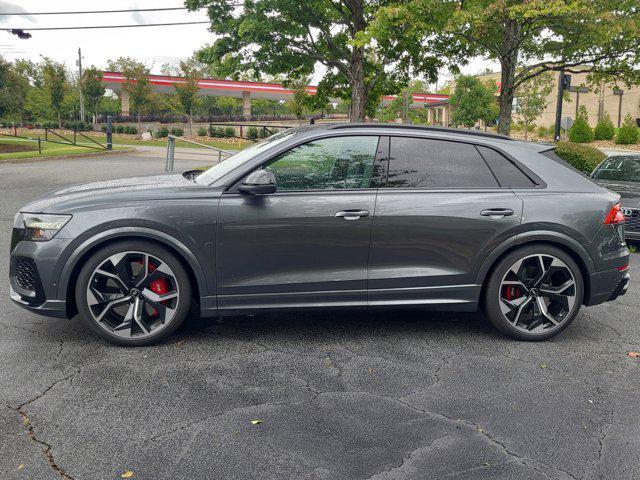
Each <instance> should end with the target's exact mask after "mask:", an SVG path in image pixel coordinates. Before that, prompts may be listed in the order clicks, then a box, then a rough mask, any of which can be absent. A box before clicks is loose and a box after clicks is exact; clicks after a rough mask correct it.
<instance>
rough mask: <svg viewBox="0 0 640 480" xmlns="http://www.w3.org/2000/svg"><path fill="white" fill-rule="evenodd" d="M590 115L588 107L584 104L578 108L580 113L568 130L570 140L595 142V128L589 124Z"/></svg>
mask: <svg viewBox="0 0 640 480" xmlns="http://www.w3.org/2000/svg"><path fill="white" fill-rule="evenodd" d="M588 119H589V116H588V114H587V109H586V107H585V106H584V105H581V106H580V108H578V115H577V116H576V121H575V122H573V125H571V128H570V129H569V131H568V132H567V133H568V134H569V140H571V141H572V142H574V143H589V142H593V137H594V134H593V129H592V128H591V127H590V126H589V120H588Z"/></svg>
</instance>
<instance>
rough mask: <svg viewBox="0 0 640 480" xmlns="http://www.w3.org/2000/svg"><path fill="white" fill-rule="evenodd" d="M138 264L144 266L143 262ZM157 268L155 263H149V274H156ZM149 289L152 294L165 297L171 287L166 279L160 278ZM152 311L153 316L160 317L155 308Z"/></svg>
mask: <svg viewBox="0 0 640 480" xmlns="http://www.w3.org/2000/svg"><path fill="white" fill-rule="evenodd" d="M138 263H139V264H140V265H142V262H138ZM156 268H157V267H156V266H155V265H154V264H153V263H151V262H149V273H153V272H155V270H156ZM149 289H150V290H151V291H152V292H154V293H157V294H158V295H164V294H165V293H167V292H168V291H169V285H167V280H166V278H158V279H156V280H154V281H153V282H151V284H150V285H149ZM152 310H153V312H152V315H153V316H156V315H158V310H156V309H155V308H153V309H152Z"/></svg>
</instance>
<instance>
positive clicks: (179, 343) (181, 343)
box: [176, 340, 186, 347]
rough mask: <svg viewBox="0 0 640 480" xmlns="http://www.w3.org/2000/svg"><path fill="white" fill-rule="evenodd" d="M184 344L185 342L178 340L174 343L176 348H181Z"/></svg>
mask: <svg viewBox="0 0 640 480" xmlns="http://www.w3.org/2000/svg"><path fill="white" fill-rule="evenodd" d="M184 342H186V340H178V341H177V342H176V345H177V346H178V347H181V346H182V345H184Z"/></svg>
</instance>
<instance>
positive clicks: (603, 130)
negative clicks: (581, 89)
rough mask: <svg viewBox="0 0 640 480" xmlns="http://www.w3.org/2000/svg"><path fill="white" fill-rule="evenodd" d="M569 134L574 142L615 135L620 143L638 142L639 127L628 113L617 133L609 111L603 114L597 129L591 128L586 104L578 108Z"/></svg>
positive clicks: (608, 137)
mask: <svg viewBox="0 0 640 480" xmlns="http://www.w3.org/2000/svg"><path fill="white" fill-rule="evenodd" d="M568 134H569V140H571V141H572V142H574V143H589V142H592V141H593V140H613V139H614V137H615V142H616V143H617V144H619V145H629V144H634V143H638V127H637V126H636V122H635V120H634V119H633V117H632V116H631V114H627V115H626V116H625V117H624V122H623V123H622V125H621V126H620V128H619V129H618V133H617V134H616V129H615V127H614V126H613V122H612V121H611V117H610V116H609V114H608V113H605V114H604V115H603V116H602V118H601V119H600V120H599V121H598V124H597V125H596V128H595V129H593V128H591V126H590V125H589V122H588V117H587V109H586V108H585V107H584V105H583V106H581V107H580V108H579V109H578V115H577V116H576V120H575V122H573V125H572V126H571V128H570V129H569V131H568Z"/></svg>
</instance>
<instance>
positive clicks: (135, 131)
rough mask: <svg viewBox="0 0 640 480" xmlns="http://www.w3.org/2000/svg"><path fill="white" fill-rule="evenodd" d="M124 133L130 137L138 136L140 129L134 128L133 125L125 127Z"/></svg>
mask: <svg viewBox="0 0 640 480" xmlns="http://www.w3.org/2000/svg"><path fill="white" fill-rule="evenodd" d="M124 133H128V134H130V135H137V134H138V127H134V126H133V125H127V126H125V127H124Z"/></svg>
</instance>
